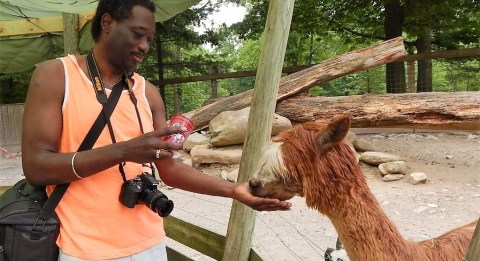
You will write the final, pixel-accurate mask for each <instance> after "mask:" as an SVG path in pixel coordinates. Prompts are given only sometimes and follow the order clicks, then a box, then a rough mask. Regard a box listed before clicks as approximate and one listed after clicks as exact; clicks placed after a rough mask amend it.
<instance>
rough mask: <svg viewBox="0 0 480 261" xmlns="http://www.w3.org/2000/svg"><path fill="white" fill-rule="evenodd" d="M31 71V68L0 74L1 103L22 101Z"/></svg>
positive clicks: (23, 100) (25, 94) (25, 95)
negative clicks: (24, 70)
mask: <svg viewBox="0 0 480 261" xmlns="http://www.w3.org/2000/svg"><path fill="white" fill-rule="evenodd" d="M32 73H33V69H31V70H28V71H26V72H19V73H10V74H2V75H0V87H1V88H0V102H1V103H2V104H12V103H24V102H25V98H26V97H27V91H28V85H29V84H30V78H31V77H32Z"/></svg>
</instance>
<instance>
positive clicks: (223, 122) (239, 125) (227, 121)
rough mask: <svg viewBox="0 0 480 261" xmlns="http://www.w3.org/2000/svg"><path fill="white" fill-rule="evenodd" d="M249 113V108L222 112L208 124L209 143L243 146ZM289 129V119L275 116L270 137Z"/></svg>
mask: <svg viewBox="0 0 480 261" xmlns="http://www.w3.org/2000/svg"><path fill="white" fill-rule="evenodd" d="M249 113H250V107H247V108H244V109H242V110H238V111H224V112H222V113H220V114H218V115H217V116H216V117H215V118H213V119H212V120H211V121H210V123H209V131H210V133H211V136H210V143H211V144H212V145H213V146H217V147H221V146H227V145H236V144H243V142H244V141H245V136H246V132H247V122H248V116H249ZM291 127H292V123H291V122H290V120H289V119H287V118H285V117H282V116H280V115H278V114H275V115H274V119H273V125H272V134H271V135H276V134H277V133H279V132H280V131H283V130H286V129H289V128H291Z"/></svg>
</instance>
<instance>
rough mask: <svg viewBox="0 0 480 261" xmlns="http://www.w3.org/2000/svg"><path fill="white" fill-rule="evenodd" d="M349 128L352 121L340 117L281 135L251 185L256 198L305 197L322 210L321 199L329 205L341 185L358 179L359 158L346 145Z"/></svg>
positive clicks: (265, 154) (264, 159) (268, 151)
mask: <svg viewBox="0 0 480 261" xmlns="http://www.w3.org/2000/svg"><path fill="white" fill-rule="evenodd" d="M349 128H350V117H349V116H339V117H336V118H334V119H333V120H332V121H331V122H330V123H328V124H322V123H319V122H309V123H304V124H301V125H297V126H295V127H293V128H292V129H289V130H287V131H284V132H281V133H280V134H279V135H277V136H276V137H275V138H274V139H273V140H272V141H273V142H272V144H270V145H269V146H268V147H267V148H265V151H264V153H263V155H262V159H261V165H260V168H259V170H258V172H257V173H255V174H254V176H253V179H251V180H250V182H249V185H250V188H251V189H252V191H253V194H254V195H256V196H259V197H269V198H278V199H281V200H287V199H290V198H292V197H294V196H302V197H305V199H306V202H307V205H309V206H310V207H314V208H319V207H320V206H319V205H318V200H319V199H324V200H325V201H328V200H329V197H330V196H331V194H333V193H336V191H335V190H336V189H337V186H338V183H339V182H348V179H350V178H351V177H349V176H354V175H352V174H351V172H352V171H353V170H352V168H355V167H354V166H351V165H356V158H355V155H354V153H353V152H352V151H351V149H350V148H349V146H348V145H347V144H345V143H344V142H343V139H344V138H345V136H346V135H347V133H348V130H349ZM342 180H343V181H342ZM341 189H348V186H347V188H344V187H343V188H341Z"/></svg>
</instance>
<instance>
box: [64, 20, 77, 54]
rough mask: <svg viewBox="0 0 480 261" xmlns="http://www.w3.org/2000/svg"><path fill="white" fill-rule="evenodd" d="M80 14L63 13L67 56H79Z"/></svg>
mask: <svg viewBox="0 0 480 261" xmlns="http://www.w3.org/2000/svg"><path fill="white" fill-rule="evenodd" d="M78 31H79V26H78V14H70V13H63V50H64V53H65V55H67V54H78V53H79V48H78V42H79V41H78V39H79V33H78Z"/></svg>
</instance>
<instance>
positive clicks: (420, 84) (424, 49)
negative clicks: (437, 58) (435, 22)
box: [417, 14, 433, 92]
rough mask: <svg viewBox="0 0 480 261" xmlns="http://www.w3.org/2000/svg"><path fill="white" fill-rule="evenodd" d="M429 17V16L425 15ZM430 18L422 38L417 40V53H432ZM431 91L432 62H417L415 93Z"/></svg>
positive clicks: (424, 27)
mask: <svg viewBox="0 0 480 261" xmlns="http://www.w3.org/2000/svg"><path fill="white" fill-rule="evenodd" d="M426 15H430V14H426ZM431 20H432V19H431V17H430V18H429V19H428V21H427V22H426V23H425V25H424V26H423V33H422V36H421V37H419V38H418V40H417V51H418V53H422V54H423V53H430V52H431V51H432V40H431V37H432V25H431ZM432 90H433V83H432V60H419V61H418V79H417V92H431V91H432Z"/></svg>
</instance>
